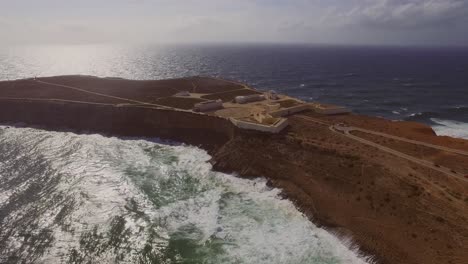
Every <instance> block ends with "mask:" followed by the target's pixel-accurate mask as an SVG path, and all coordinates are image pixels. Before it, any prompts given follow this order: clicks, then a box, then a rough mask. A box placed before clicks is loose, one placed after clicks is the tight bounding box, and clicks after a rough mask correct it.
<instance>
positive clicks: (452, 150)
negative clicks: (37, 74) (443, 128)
mask: <svg viewBox="0 0 468 264" xmlns="http://www.w3.org/2000/svg"><path fill="white" fill-rule="evenodd" d="M350 128H351V130H350V132H351V131H360V132H364V133H368V134H373V135H376V136H381V137H386V138H390V139H394V140H399V141H404V142H408V143H412V144H415V145H420V146H425V147H429V148H435V149H439V150H443V151H446V152H452V153H456V154H460V155H463V156H468V151H463V150H459V149H452V148H447V147H443V146H439V145H434V144H429V143H426V142H422V141H417V140H412V139H407V138H402V137H397V136H393V135H389V134H385V133H381V132H375V131H372V130H367V129H363V128H358V127H350Z"/></svg>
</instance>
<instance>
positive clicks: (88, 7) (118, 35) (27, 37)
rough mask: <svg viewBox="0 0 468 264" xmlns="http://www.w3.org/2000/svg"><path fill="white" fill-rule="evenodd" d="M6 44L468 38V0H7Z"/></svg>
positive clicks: (460, 41) (3, 13)
mask: <svg viewBox="0 0 468 264" xmlns="http://www.w3.org/2000/svg"><path fill="white" fill-rule="evenodd" d="M0 34H1V38H0V42H1V44H29V43H32V44H35V43H47V44H69V43H70V44H77V43H78V44H88V43H107V42H115V43H127V42H130V43H133V42H137V43H166V42H169V43H174V42H229V43H232V42H255V43H264V42H273V43H278V42H279V43H285V42H286V43H290V42H292V43H331V44H372V45H374V44H389V45H464V46H468V0H76V1H72V0H0Z"/></svg>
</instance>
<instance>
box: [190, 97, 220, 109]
mask: <svg viewBox="0 0 468 264" xmlns="http://www.w3.org/2000/svg"><path fill="white" fill-rule="evenodd" d="M221 108H223V101H221V100H220V99H218V100H216V101H214V100H213V101H206V102H201V103H197V104H195V106H194V108H193V111H195V112H207V111H213V110H218V109H221Z"/></svg>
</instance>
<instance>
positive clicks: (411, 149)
mask: <svg viewBox="0 0 468 264" xmlns="http://www.w3.org/2000/svg"><path fill="white" fill-rule="evenodd" d="M351 134H353V135H356V136H358V137H360V138H364V139H367V140H370V141H372V142H376V143H379V144H380V145H383V146H386V147H389V148H392V149H394V150H398V151H400V152H403V153H405V154H408V155H411V156H413V157H417V158H419V159H423V160H428V161H432V162H433V163H434V164H436V165H441V166H444V167H447V168H449V169H453V170H454V171H455V172H457V173H460V174H463V175H468V166H467V164H466V163H467V158H468V157H466V156H463V155H459V154H455V153H451V152H446V151H443V150H438V149H435V148H431V147H426V146H421V145H417V144H412V143H407V142H403V141H400V140H394V139H389V138H386V137H382V136H377V135H372V134H369V133H364V132H360V131H353V132H352V133H351Z"/></svg>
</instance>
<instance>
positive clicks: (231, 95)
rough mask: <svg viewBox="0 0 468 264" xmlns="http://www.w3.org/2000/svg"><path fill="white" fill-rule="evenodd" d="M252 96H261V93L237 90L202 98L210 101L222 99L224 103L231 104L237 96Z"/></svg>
mask: <svg viewBox="0 0 468 264" xmlns="http://www.w3.org/2000/svg"><path fill="white" fill-rule="evenodd" d="M251 94H260V92H257V91H253V90H250V89H241V90H236V91H228V92H222V93H216V94H209V95H204V96H202V98H204V99H208V100H217V99H221V100H222V101H223V102H230V101H232V100H234V98H235V97H236V96H242V95H251Z"/></svg>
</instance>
